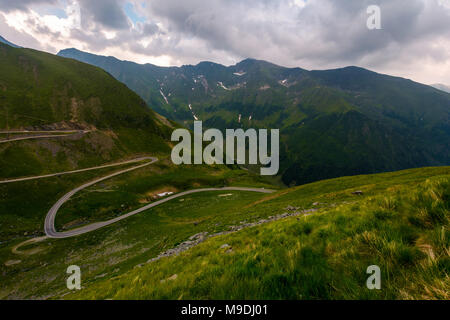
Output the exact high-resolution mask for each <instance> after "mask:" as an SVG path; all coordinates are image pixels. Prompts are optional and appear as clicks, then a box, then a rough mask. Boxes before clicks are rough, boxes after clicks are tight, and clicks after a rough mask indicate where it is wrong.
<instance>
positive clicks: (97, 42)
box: [0, 0, 450, 85]
mask: <svg viewBox="0 0 450 320" xmlns="http://www.w3.org/2000/svg"><path fill="white" fill-rule="evenodd" d="M369 5H378V6H379V7H380V9H381V27H382V29H381V30H369V29H368V28H367V19H368V18H369V15H368V14H367V7H368V6H369ZM0 35H2V36H3V37H5V38H6V39H8V40H9V41H11V42H14V43H16V44H18V45H21V46H24V47H29V48H34V49H39V50H44V51H47V52H51V53H57V52H58V51H59V50H61V49H64V48H72V47H75V48H78V49H80V50H84V51H88V52H92V53H96V54H102V55H113V56H116V57H118V58H119V59H123V60H131V61H136V62H139V63H147V62H148V63H153V64H157V65H164V66H169V65H182V64H196V63H198V62H200V61H204V60H209V61H214V62H218V63H222V64H225V65H231V64H235V63H237V62H238V61H240V60H242V59H244V58H247V57H252V58H256V59H263V60H268V61H271V62H273V63H277V64H280V65H283V66H289V67H294V66H295V67H302V68H305V69H329V68H337V67H343V66H348V65H357V66H362V67H366V68H369V69H372V70H375V71H378V72H382V73H388V74H392V75H398V76H403V77H406V78H410V79H413V80H416V81H420V82H423V83H427V84H431V83H444V84H447V85H450V0H145V1H144V0H95V1H94V0H0Z"/></svg>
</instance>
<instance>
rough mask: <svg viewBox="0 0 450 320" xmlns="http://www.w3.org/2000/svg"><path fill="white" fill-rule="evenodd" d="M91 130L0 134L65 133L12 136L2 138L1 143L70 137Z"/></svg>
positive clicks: (5, 132) (2, 132) (1, 132)
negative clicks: (10, 137)
mask: <svg viewBox="0 0 450 320" xmlns="http://www.w3.org/2000/svg"><path fill="white" fill-rule="evenodd" d="M88 132H90V130H80V131H74V130H71V131H64V130H60V131H0V134H8V133H11V134H13V133H15V134H17V133H63V134H46V135H36V136H28V137H18V138H12V139H5V140H0V143H6V142H14V141H21V140H29V139H48V138H60V137H70V136H73V135H75V134H79V133H82V134H86V133H88Z"/></svg>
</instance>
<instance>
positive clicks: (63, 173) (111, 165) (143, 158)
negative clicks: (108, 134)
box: [0, 157, 154, 184]
mask: <svg viewBox="0 0 450 320" xmlns="http://www.w3.org/2000/svg"><path fill="white" fill-rule="evenodd" d="M148 159H154V158H153V157H141V158H136V159H133V160H128V161H123V162H116V163H112V164H105V165H101V166H97V167H91V168H85V169H78V170H72V171H64V172H58V173H50V174H46V175H42V176H35V177H24V178H16V179H9V180H3V181H0V184H4V183H12V182H21V181H28V180H36V179H43V178H50V177H56V176H62V175H66V174H72V173H79V172H85V171H91V170H98V169H103V168H110V167H117V166H121V165H124V164H130V163H135V162H141V161H144V160H148ZM152 163H153V162H152ZM149 164H151V163H147V164H146V165H149Z"/></svg>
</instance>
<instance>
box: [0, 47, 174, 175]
mask: <svg viewBox="0 0 450 320" xmlns="http://www.w3.org/2000/svg"><path fill="white" fill-rule="evenodd" d="M0 57H1V58H0V101H1V105H0V114H1V117H0V129H1V131H2V132H3V131H7V132H11V131H19V132H20V131H23V130H31V131H42V130H46V131H50V133H51V132H52V131H54V130H76V131H80V133H79V134H75V135H71V136H68V137H67V138H64V137H62V138H54V139H51V138H50V139H43V140H24V141H17V142H8V143H2V144H0V177H1V178H5V177H20V176H23V175H37V174H42V173H51V172H58V171H65V170H68V169H75V168H79V167H86V166H93V165H97V164H103V163H105V162H107V161H112V160H116V159H119V158H127V157H130V156H131V155H134V154H141V153H148V152H152V153H165V154H167V153H168V152H169V151H170V148H169V146H168V144H167V141H168V140H169V138H170V132H171V128H170V126H171V123H170V122H169V121H167V120H166V119H164V118H163V117H161V116H159V115H157V114H155V113H154V112H153V111H151V110H150V109H148V108H147V106H146V104H145V102H144V101H143V100H142V99H141V98H140V97H139V96H138V95H137V94H135V93H134V92H132V91H131V90H130V89H128V88H127V87H126V86H125V85H124V84H122V83H120V82H118V81H117V80H116V79H114V78H113V77H112V76H110V75H109V74H108V73H106V72H105V71H104V70H102V69H100V68H97V67H93V66H91V65H88V64H84V63H81V62H78V61H74V60H68V59H64V58H61V57H57V56H54V55H51V54H47V53H43V52H39V51H35V50H30V49H17V48H12V47H10V46H8V45H5V44H0ZM81 130H84V131H85V132H86V133H85V134H82V133H81ZM26 134H27V133H23V134H22V135H26ZM7 136H9V138H12V136H11V135H10V134H7V133H2V134H1V136H0V139H5V138H7ZM19 136H20V135H19Z"/></svg>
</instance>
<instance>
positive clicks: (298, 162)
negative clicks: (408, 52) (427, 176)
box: [59, 49, 450, 185]
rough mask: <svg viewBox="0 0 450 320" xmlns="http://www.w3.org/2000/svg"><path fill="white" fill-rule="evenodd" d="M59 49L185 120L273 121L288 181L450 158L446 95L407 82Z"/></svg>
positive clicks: (211, 123) (258, 124) (362, 73)
mask: <svg viewBox="0 0 450 320" xmlns="http://www.w3.org/2000/svg"><path fill="white" fill-rule="evenodd" d="M59 55H61V56H65V57H69V58H73V59H78V60H80V61H84V62H86V63H91V64H93V65H97V66H99V67H101V68H104V69H105V70H107V71H108V72H111V74H112V75H113V76H114V77H116V78H117V79H118V80H120V81H122V82H123V83H126V84H127V85H128V86H129V87H130V88H132V89H133V90H134V91H135V92H137V93H138V94H139V95H140V96H141V97H143V98H144V99H145V101H147V103H148V105H149V106H150V107H151V108H153V109H154V110H156V111H157V112H160V113H161V114H163V115H165V116H167V117H169V118H170V119H173V120H176V121H178V122H179V123H181V124H183V125H185V126H190V125H192V122H193V121H194V115H195V116H196V117H197V118H198V119H200V120H202V121H203V122H204V126H205V127H214V128H219V129H226V128H239V127H243V128H249V127H255V128H279V129H280V133H281V140H282V141H281V145H282V148H281V169H280V175H281V176H282V178H283V181H284V182H285V183H286V184H288V185H295V184H297V185H298V184H303V183H307V182H311V181H317V180H320V179H324V178H333V177H338V176H342V175H347V174H359V173H376V172H383V171H393V170H400V169H406V168H413V167H422V166H439V165H449V164H450V149H449V148H448V146H449V145H450V125H449V123H450V122H449V121H450V113H449V112H450V95H449V94H447V93H445V92H442V91H439V90H436V89H434V88H432V87H429V86H426V85H422V84H419V83H416V82H413V81H410V80H407V79H402V78H398V77H391V76H387V75H382V74H378V73H375V72H371V71H369V70H365V69H362V68H357V67H347V68H342V69H336V70H325V71H307V70H303V69H300V68H283V67H280V66H276V65H274V64H271V63H268V62H265V61H258V60H254V59H247V60H244V61H242V62H240V63H238V64H236V65H234V66H229V67H225V66H222V65H219V64H215V63H211V62H202V63H199V64H198V65H195V66H191V65H189V66H182V67H179V68H178V67H171V68H163V67H157V66H154V65H150V64H146V65H139V64H136V63H132V62H127V61H120V60H118V59H115V58H113V57H102V56H97V55H91V54H88V53H85V52H81V51H78V50H75V49H67V50H63V51H61V52H60V53H59ZM160 91H161V92H162V93H163V94H164V96H165V97H166V99H167V102H166V100H165V99H164V97H163V96H162V94H161V92H160ZM189 105H191V108H192V110H191V109H190V108H189ZM239 115H240V116H239ZM239 118H241V119H240V120H239ZM330 149H331V151H332V153H329V151H330ZM331 154H332V156H331Z"/></svg>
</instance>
